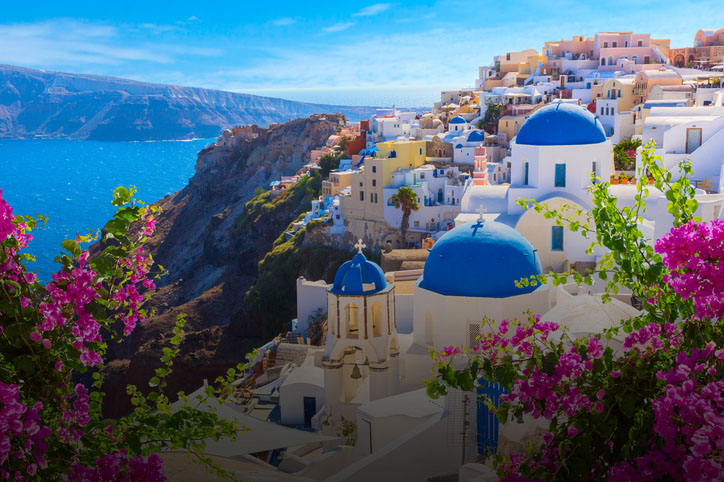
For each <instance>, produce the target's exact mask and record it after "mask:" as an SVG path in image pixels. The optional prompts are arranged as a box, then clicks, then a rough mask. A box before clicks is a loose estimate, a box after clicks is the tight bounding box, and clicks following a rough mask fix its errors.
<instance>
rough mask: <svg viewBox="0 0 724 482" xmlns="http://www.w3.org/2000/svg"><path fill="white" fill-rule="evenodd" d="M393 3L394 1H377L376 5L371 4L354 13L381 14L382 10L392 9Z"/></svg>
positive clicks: (364, 15) (369, 15)
mask: <svg viewBox="0 0 724 482" xmlns="http://www.w3.org/2000/svg"><path fill="white" fill-rule="evenodd" d="M392 5H393V4H392V3H375V4H374V5H369V6H367V7H365V8H363V9H362V10H360V11H359V12H355V13H353V14H352V15H353V16H355V17H371V16H373V15H379V14H380V13H382V12H386V11H387V10H389V9H390V7H392Z"/></svg>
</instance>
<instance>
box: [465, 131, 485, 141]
mask: <svg viewBox="0 0 724 482" xmlns="http://www.w3.org/2000/svg"><path fill="white" fill-rule="evenodd" d="M484 141H485V136H484V135H483V133H482V132H480V131H472V132H471V133H470V134H468V142H484Z"/></svg>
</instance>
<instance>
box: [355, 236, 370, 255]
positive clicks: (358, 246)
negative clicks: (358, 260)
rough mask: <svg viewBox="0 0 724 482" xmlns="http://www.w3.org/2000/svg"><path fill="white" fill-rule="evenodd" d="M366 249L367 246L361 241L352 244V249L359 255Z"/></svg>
mask: <svg viewBox="0 0 724 482" xmlns="http://www.w3.org/2000/svg"><path fill="white" fill-rule="evenodd" d="M366 247H367V245H366V244H365V243H363V242H362V239H358V240H357V242H356V243H355V244H354V248H355V249H356V250H357V252H358V253H360V254H362V250H363V249H365V248H366Z"/></svg>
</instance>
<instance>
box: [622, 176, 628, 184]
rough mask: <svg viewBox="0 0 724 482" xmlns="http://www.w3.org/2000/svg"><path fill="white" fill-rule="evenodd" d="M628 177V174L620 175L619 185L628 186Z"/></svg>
mask: <svg viewBox="0 0 724 482" xmlns="http://www.w3.org/2000/svg"><path fill="white" fill-rule="evenodd" d="M628 180H629V176H628V174H621V184H628Z"/></svg>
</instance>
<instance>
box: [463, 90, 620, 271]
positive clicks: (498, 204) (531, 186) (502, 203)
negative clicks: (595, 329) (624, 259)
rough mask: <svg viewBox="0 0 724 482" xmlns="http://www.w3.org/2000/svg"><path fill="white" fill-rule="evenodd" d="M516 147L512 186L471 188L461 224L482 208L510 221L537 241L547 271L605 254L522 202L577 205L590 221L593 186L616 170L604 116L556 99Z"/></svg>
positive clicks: (533, 118) (532, 118)
mask: <svg viewBox="0 0 724 482" xmlns="http://www.w3.org/2000/svg"><path fill="white" fill-rule="evenodd" d="M510 149H511V154H510V157H509V158H507V159H508V160H509V161H507V162H509V163H510V185H493V186H470V187H469V188H466V189H465V192H464V194H463V197H462V202H461V211H462V213H461V214H460V215H459V216H458V219H456V224H462V223H464V222H466V221H470V220H471V219H473V218H475V217H476V216H477V212H478V211H479V209H480V208H481V207H482V208H485V210H486V211H487V213H488V214H487V215H486V219H488V220H490V219H495V220H498V221H500V222H503V223H505V224H507V225H508V226H510V227H512V228H514V229H515V230H516V231H518V232H519V233H520V234H522V235H523V236H524V237H525V238H527V239H528V240H529V241H531V242H532V243H533V244H534V247H535V249H536V250H537V253H538V257H539V259H540V262H541V265H542V268H543V270H544V271H548V270H553V271H561V270H567V269H568V268H570V267H571V266H573V265H574V264H575V263H584V264H587V265H590V264H591V263H595V262H596V260H597V257H598V256H600V254H601V253H600V252H594V253H588V252H586V248H587V247H588V244H589V242H590V241H589V240H586V239H584V238H583V237H582V236H580V235H579V234H577V233H572V232H566V230H564V229H563V227H562V226H557V225H555V224H554V222H553V220H550V219H548V220H547V219H544V217H543V215H542V214H541V213H537V212H535V211H533V210H526V208H525V207H523V206H521V205H520V204H519V200H521V199H535V200H537V201H539V202H543V203H546V204H548V205H549V206H550V207H551V208H552V209H560V208H561V207H562V206H563V205H570V206H574V207H575V210H576V211H577V210H580V211H581V215H575V216H576V217H577V218H579V219H578V220H579V221H581V222H585V217H586V216H585V213H587V212H590V210H591V208H592V202H591V196H590V194H589V192H588V189H589V186H591V183H592V182H593V183H595V182H599V180H608V179H609V178H610V176H611V174H613V172H614V165H613V147H612V145H611V141H609V140H608V139H607V138H606V134H605V132H604V129H603V126H602V125H601V123H600V122H599V120H598V119H597V118H596V116H594V115H593V114H592V113H591V112H590V111H588V110H587V109H586V108H584V107H582V106H580V105H577V104H571V103H565V102H554V103H551V104H548V105H546V106H544V107H542V108H540V109H538V110H537V111H536V112H535V113H534V114H533V115H531V116H530V117H529V118H528V120H526V121H525V123H524V124H523V126H522V127H521V129H520V131H519V132H518V135H517V136H516V137H515V138H514V139H513V140H512V141H511V143H510ZM592 176H593V180H592ZM569 214H574V213H569ZM587 267H590V266H587Z"/></svg>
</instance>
